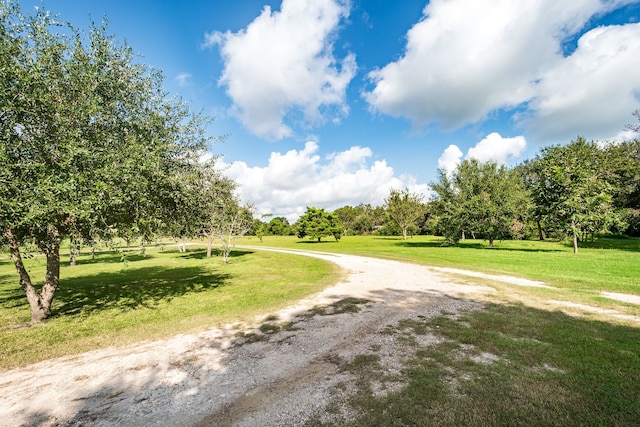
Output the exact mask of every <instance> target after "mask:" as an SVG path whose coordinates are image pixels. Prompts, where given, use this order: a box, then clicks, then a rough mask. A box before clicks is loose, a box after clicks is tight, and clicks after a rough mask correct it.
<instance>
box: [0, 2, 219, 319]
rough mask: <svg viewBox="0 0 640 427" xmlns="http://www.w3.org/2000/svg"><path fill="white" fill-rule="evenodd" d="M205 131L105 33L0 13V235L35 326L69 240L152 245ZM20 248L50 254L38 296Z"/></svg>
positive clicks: (9, 6) (37, 16)
mask: <svg viewBox="0 0 640 427" xmlns="http://www.w3.org/2000/svg"><path fill="white" fill-rule="evenodd" d="M206 123H207V120H206V119H205V118H203V117H202V116H199V115H193V114H191V113H190V112H189V109H188V107H187V106H186V105H185V104H183V103H181V102H179V101H176V100H171V99H168V97H167V96H166V93H165V92H164V91H163V89H162V76H161V74H160V73H159V72H157V71H154V70H151V69H149V68H148V67H146V66H144V65H141V64H140V63H139V62H138V61H137V60H136V58H135V56H134V55H133V53H132V50H131V48H130V47H128V46H127V45H124V44H119V43H118V42H116V40H114V39H113V38H112V37H109V36H108V35H107V34H106V29H105V27H104V26H96V25H92V27H91V29H90V31H89V32H88V33H87V34H85V33H81V32H80V31H78V30H76V29H75V28H73V27H71V26H69V25H62V24H60V23H57V22H55V21H54V20H53V19H52V18H51V17H50V15H49V14H48V13H47V12H45V11H43V10H37V11H36V12H35V13H34V14H32V15H29V16H25V15H24V14H23V13H22V12H21V11H20V10H19V6H18V5H17V3H15V2H12V1H3V2H2V3H1V4H0V124H1V129H0V132H1V133H0V232H1V233H2V234H3V235H4V238H5V239H6V241H7V243H8V246H9V249H10V252H11V257H12V259H13V261H14V263H15V266H16V269H17V271H18V274H19V278H20V279H19V280H20V285H21V287H22V289H23V290H24V292H25V295H26V297H27V300H28V301H29V305H30V308H31V322H32V323H37V322H39V321H42V320H43V319H46V318H47V317H49V316H50V314H51V306H52V301H53V297H54V295H55V292H56V290H57V288H58V286H59V282H60V242H61V240H62V239H63V238H65V236H74V238H83V237H84V238H87V239H91V238H93V237H96V236H100V237H105V238H108V237H110V236H113V235H115V234H117V233H118V232H121V231H122V230H127V229H135V230H136V232H137V233H139V234H140V235H143V236H149V235H151V233H153V232H154V230H156V229H157V228H158V227H159V226H160V225H161V224H163V223H167V222H169V221H171V217H172V213H174V212H175V211H176V209H179V208H180V207H181V206H180V203H179V200H180V197H179V195H181V194H183V193H184V191H185V188H184V181H183V177H185V176H188V175H189V174H190V171H191V170H193V167H194V165H195V164H197V162H198V158H199V157H200V156H201V155H202V154H203V153H204V150H205V149H206V146H207V144H208V140H209V138H207V136H206V133H205V125H206ZM24 243H35V245H36V247H37V248H38V249H39V250H40V251H41V252H42V253H43V254H44V255H45V257H46V274H45V278H44V283H43V284H42V286H41V288H40V289H39V290H38V289H36V287H35V286H34V283H33V282H32V280H31V277H30V275H29V272H28V271H27V269H26V268H25V266H24V264H23V262H22V253H21V245H22V244H24Z"/></svg>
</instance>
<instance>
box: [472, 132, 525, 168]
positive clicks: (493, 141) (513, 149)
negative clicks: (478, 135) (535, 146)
mask: <svg viewBox="0 0 640 427" xmlns="http://www.w3.org/2000/svg"><path fill="white" fill-rule="evenodd" d="M525 148H527V141H526V139H525V138H524V136H516V137H515V138H503V137H502V135H500V134H499V133H497V132H493V133H491V134H489V135H488V136H487V137H486V138H484V139H483V140H482V141H480V142H478V143H477V144H476V145H475V146H474V147H471V148H469V151H468V152H467V158H468V159H477V160H478V161H479V162H489V161H493V162H496V163H503V164H504V163H506V162H507V159H509V158H512V159H516V158H518V157H519V156H520V155H521V154H522V152H523V151H524V149H525Z"/></svg>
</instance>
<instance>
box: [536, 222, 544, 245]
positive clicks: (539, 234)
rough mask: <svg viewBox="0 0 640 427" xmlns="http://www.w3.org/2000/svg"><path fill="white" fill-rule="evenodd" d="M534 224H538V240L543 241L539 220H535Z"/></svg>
mask: <svg viewBox="0 0 640 427" xmlns="http://www.w3.org/2000/svg"><path fill="white" fill-rule="evenodd" d="M536 223H537V224H538V237H539V239H540V240H541V241H542V240H544V233H543V232H542V224H540V220H539V219H538V220H536Z"/></svg>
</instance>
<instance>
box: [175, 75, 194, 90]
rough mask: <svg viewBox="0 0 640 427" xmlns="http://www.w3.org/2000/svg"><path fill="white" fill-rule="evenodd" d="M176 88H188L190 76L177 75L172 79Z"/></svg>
mask: <svg viewBox="0 0 640 427" xmlns="http://www.w3.org/2000/svg"><path fill="white" fill-rule="evenodd" d="M174 80H175V81H176V83H178V86H181V87H184V86H189V84H190V80H191V74H189V73H178V75H177V76H176V77H175V79H174Z"/></svg>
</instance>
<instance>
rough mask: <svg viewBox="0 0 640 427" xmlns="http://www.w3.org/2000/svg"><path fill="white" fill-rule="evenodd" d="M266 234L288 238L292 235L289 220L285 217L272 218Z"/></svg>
mask: <svg viewBox="0 0 640 427" xmlns="http://www.w3.org/2000/svg"><path fill="white" fill-rule="evenodd" d="M266 233H267V234H268V235H269V236H288V235H289V234H291V225H290V224H289V220H287V218H285V217H283V216H277V217H275V218H271V221H269V223H268V224H267V226H266Z"/></svg>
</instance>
